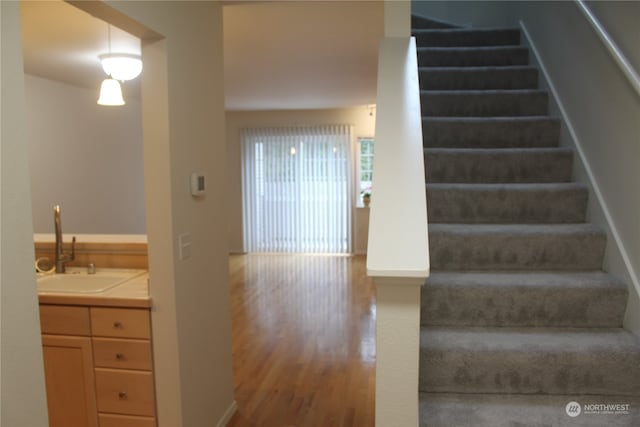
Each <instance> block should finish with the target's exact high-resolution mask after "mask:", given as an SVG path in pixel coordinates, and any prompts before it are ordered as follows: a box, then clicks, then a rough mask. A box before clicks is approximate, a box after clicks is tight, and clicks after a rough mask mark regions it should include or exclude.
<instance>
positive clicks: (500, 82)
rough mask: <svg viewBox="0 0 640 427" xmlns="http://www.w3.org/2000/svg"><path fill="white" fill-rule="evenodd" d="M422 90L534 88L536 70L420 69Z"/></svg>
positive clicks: (536, 75)
mask: <svg viewBox="0 0 640 427" xmlns="http://www.w3.org/2000/svg"><path fill="white" fill-rule="evenodd" d="M419 76H420V88H421V89H423V90H492V89H535V88H537V87H538V72H537V70H536V69H535V68H522V69H500V68H490V69H487V70H464V69H445V70H433V69H431V70H424V69H422V70H420V74H419Z"/></svg>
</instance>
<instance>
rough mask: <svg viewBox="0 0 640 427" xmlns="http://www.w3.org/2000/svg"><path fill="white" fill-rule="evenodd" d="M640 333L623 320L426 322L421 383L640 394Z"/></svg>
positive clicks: (462, 388)
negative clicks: (606, 324)
mask: <svg viewBox="0 0 640 427" xmlns="http://www.w3.org/2000/svg"><path fill="white" fill-rule="evenodd" d="M638 360H640V339H639V338H638V337H637V336H635V335H634V334H632V333H630V332H627V331H625V330H623V329H621V328H531V327H528V328H527V327H525V328H507V327H502V328H482V327H478V328H469V327H466V328H456V327H423V328H422V329H421V330H420V387H419V388H420V391H425V392H441V393H457V392H460V393H520V394H529V393H532V394H538V393H541V394H574V393H580V394H618V395H631V396H633V395H635V396H640V363H638Z"/></svg>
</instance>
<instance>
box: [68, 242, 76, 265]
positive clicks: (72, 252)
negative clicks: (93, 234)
mask: <svg viewBox="0 0 640 427" xmlns="http://www.w3.org/2000/svg"><path fill="white" fill-rule="evenodd" d="M74 259H76V236H73V238H72V239H71V256H69V261H73V260H74Z"/></svg>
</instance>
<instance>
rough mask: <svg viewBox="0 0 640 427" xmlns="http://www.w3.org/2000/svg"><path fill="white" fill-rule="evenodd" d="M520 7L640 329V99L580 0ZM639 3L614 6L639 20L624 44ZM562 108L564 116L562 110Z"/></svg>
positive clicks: (608, 264) (630, 323)
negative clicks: (572, 134) (560, 110)
mask: <svg viewBox="0 0 640 427" xmlns="http://www.w3.org/2000/svg"><path fill="white" fill-rule="evenodd" d="M608 5H609V2H603V3H601V4H599V5H598V9H599V15H600V16H605V15H607V12H608V11H607V7H609V6H608ZM514 6H515V7H514V12H515V15H514V16H516V17H517V18H519V19H521V20H522V23H523V24H524V27H525V28H526V30H527V32H528V33H529V34H530V36H531V40H532V42H533V45H535V48H536V50H537V51H538V54H539V56H540V58H539V59H540V60H541V63H542V64H543V65H544V67H545V69H546V71H547V73H548V75H549V78H550V82H549V83H550V84H551V85H552V86H553V87H554V88H555V90H556V92H557V96H558V99H557V101H558V104H559V105H561V106H562V108H563V109H564V111H565V113H566V118H567V119H568V122H569V123H565V124H563V126H562V128H563V131H562V141H561V143H562V144H564V145H568V146H574V147H575V148H576V154H575V156H574V169H575V175H576V179H577V180H578V181H581V182H584V183H586V184H588V185H589V186H590V187H591V191H590V193H589V220H590V221H591V222H593V223H595V224H599V225H601V226H602V227H603V228H604V229H605V230H607V234H608V239H607V250H606V253H605V261H604V268H605V269H606V270H607V271H610V272H611V273H613V274H615V275H616V276H618V277H620V278H622V279H623V280H624V281H625V282H626V283H627V285H628V286H629V290H630V291H629V304H628V307H627V312H626V316H625V322H624V325H625V327H626V328H627V329H630V330H632V331H634V332H636V333H640V298H639V296H638V294H639V291H640V283H639V282H638V277H640V222H639V221H638V218H640V195H639V194H638V191H637V183H639V182H640V168H639V167H638V159H640V120H638V118H639V117H640V96H639V95H638V93H637V92H635V91H634V89H633V87H632V86H631V84H630V82H629V81H628V80H627V78H626V76H625V75H624V74H623V73H622V71H621V69H620V68H619V66H618V65H617V64H616V63H615V62H614V60H613V59H612V56H611V54H610V53H609V52H608V51H607V49H606V48H605V46H604V44H603V42H602V41H601V40H600V39H599V38H598V36H597V35H596V33H595V31H594V29H593V28H592V27H591V26H590V24H589V23H588V21H587V19H586V18H585V16H584V15H583V14H582V12H581V11H580V10H579V9H578V6H577V5H576V3H575V2H573V1H571V2H535V1H527V2H514ZM638 6H639V4H638V3H636V2H612V5H611V6H610V7H612V8H615V12H616V13H617V14H619V15H629V16H633V17H634V18H633V19H627V20H625V19H622V20H620V21H619V22H617V25H616V26H615V27H614V28H613V29H612V31H611V34H616V38H617V40H616V42H617V41H618V40H619V41H620V47H624V45H625V43H624V40H637V34H638V32H637V31H638V30H637V22H638V19H640V8H639V7H638ZM612 12H613V11H612ZM607 16H608V15H607ZM603 24H605V22H603ZM610 25H611V24H610ZM605 29H607V27H606V25H605ZM614 40H615V39H614ZM633 47H634V49H635V45H634V46H633ZM634 52H635V53H634ZM634 52H629V55H630V56H633V55H635V58H637V56H638V53H637V49H635V51H634ZM532 56H533V55H532ZM542 80H544V79H542ZM553 107H554V106H553V105H552V109H553ZM554 113H555V114H559V111H558V109H555V112H554ZM567 125H571V127H572V128H573V130H574V132H575V136H576V138H575V140H574V139H573V138H572V136H571V135H570V133H569V132H568V126H567Z"/></svg>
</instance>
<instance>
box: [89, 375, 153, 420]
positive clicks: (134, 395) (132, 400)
mask: <svg viewBox="0 0 640 427" xmlns="http://www.w3.org/2000/svg"><path fill="white" fill-rule="evenodd" d="M96 394H97V395H98V399H97V400H98V412H113V413H116V414H127V415H143V416H149V417H152V416H153V415H154V412H155V404H154V400H153V376H152V374H151V372H143V371H123V370H117V369H105V368H96Z"/></svg>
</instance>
